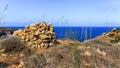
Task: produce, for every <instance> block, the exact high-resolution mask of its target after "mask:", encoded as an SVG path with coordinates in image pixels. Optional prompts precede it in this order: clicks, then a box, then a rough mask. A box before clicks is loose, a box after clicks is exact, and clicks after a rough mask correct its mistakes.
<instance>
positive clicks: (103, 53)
mask: <svg viewBox="0 0 120 68" xmlns="http://www.w3.org/2000/svg"><path fill="white" fill-rule="evenodd" d="M57 41H58V42H59V43H58V44H57V45H56V46H54V47H50V48H47V49H32V52H30V51H26V52H28V53H30V54H26V53H25V52H15V53H12V54H7V53H1V54H0V68H119V67H120V53H119V52H120V45H119V44H113V43H110V42H107V41H105V40H103V39H98V38H97V39H96V38H95V39H91V40H87V41H84V42H79V41H76V40H69V39H59V40H57Z"/></svg>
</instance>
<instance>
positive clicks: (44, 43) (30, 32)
mask: <svg viewBox="0 0 120 68" xmlns="http://www.w3.org/2000/svg"><path fill="white" fill-rule="evenodd" d="M13 36H17V37H19V38H20V39H21V40H22V41H23V42H25V43H26V44H27V46H28V47H31V48H43V47H44V48H48V47H51V46H54V45H55V41H56V33H55V32H54V30H53V27H52V24H51V23H49V24H48V25H47V24H46V22H39V23H34V24H31V25H28V26H26V27H25V29H23V30H22V29H19V30H17V31H14V33H13Z"/></svg>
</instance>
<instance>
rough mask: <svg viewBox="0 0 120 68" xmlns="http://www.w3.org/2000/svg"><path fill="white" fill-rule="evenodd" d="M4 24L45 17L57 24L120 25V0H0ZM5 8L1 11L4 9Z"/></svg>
mask: <svg viewBox="0 0 120 68" xmlns="http://www.w3.org/2000/svg"><path fill="white" fill-rule="evenodd" d="M0 1H1V3H2V4H1V6H0V7H1V8H2V6H3V5H4V4H8V10H7V11H6V17H5V19H4V21H5V24H4V26H25V25H27V24H31V23H33V22H36V21H42V20H45V21H47V22H52V24H53V25H54V26H120V7H119V6H120V0H0ZM0 11H1V10H0Z"/></svg>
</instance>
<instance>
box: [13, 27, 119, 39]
mask: <svg viewBox="0 0 120 68" xmlns="http://www.w3.org/2000/svg"><path fill="white" fill-rule="evenodd" d="M11 28H22V29H23V28H24V27H11ZM113 28H115V27H86V28H82V27H54V31H55V32H56V38H57V39H60V38H70V39H76V40H79V41H83V40H85V38H86V37H85V36H86V35H87V39H91V38H95V37H96V36H99V35H101V34H102V33H104V32H108V31H110V30H111V29H113ZM117 28H118V27H117ZM83 29H84V31H86V29H87V31H86V32H87V33H86V35H85V34H84V33H83V32H82V30H83Z"/></svg>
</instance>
